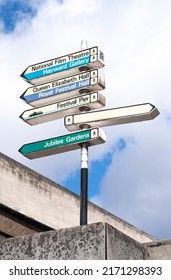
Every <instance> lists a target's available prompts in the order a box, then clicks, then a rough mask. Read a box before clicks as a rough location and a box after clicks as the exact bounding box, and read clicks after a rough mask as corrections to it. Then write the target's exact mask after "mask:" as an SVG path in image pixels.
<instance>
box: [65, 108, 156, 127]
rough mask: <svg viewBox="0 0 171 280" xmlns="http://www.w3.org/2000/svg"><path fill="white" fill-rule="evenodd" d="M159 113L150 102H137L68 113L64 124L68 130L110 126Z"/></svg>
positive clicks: (149, 118) (146, 118)
mask: <svg viewBox="0 0 171 280" xmlns="http://www.w3.org/2000/svg"><path fill="white" fill-rule="evenodd" d="M158 115H159V111H158V110H157V108H156V107H155V106H154V105H152V104H150V103H144V104H138V105H133V106H126V107H120V108H112V109H107V110H100V111H94V112H88V113H82V114H75V115H68V116H65V118H64V124H65V126H66V128H67V129H68V130H69V131H74V130H78V129H82V128H84V127H86V128H88V127H89V128H90V127H94V126H99V127H101V126H103V127H104V126H110V125H118V124H124V123H132V122H140V121H146V120H152V119H154V118H155V117H157V116H158Z"/></svg>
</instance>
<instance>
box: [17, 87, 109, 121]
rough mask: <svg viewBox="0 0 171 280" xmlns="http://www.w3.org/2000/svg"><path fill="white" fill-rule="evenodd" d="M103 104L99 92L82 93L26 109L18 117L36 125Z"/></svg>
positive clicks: (103, 100)
mask: <svg viewBox="0 0 171 280" xmlns="http://www.w3.org/2000/svg"><path fill="white" fill-rule="evenodd" d="M104 106H105V96H104V95H102V94H101V93H99V92H91V93H88V94H82V95H79V96H78V97H77V96H76V97H73V98H69V99H65V100H62V101H59V102H56V103H53V104H49V105H46V106H42V107H37V108H34V109H30V110H26V111H24V112H23V113H22V114H21V115H20V118H21V119H22V120H23V121H25V122H26V123H28V124H30V125H37V124H41V123H45V122H48V121H53V120H57V119H60V118H63V117H64V116H65V115H67V114H73V113H79V112H81V111H83V110H84V111H89V110H92V109H99V108H102V107H104Z"/></svg>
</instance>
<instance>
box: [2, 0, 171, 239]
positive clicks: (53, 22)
mask: <svg viewBox="0 0 171 280" xmlns="http://www.w3.org/2000/svg"><path fill="white" fill-rule="evenodd" d="M30 4H32V5H35V6H34V8H38V9H37V14H36V15H35V16H34V17H33V18H32V19H30V18H25V19H23V20H22V21H21V22H18V23H17V26H16V29H15V31H14V32H13V33H11V34H8V35H6V34H3V33H2V32H1V33H0V41H1V44H0V62H1V68H0V81H1V84H0V94H1V111H0V124H1V127H3V133H1V152H3V153H5V154H7V155H9V156H11V157H13V158H14V159H16V160H18V161H20V162H22V163H24V164H25V165H27V166H30V167H31V168H33V169H35V170H37V171H39V172H40V173H43V174H45V175H46V176H48V177H50V178H52V179H54V180H56V181H57V182H62V180H64V179H66V177H68V176H70V174H71V173H72V172H74V170H76V168H78V167H79V160H80V158H79V151H75V152H71V153H66V154H62V155H56V156H53V157H49V158H42V159H39V160H35V161H29V160H27V159H25V158H24V157H22V156H21V155H20V154H19V153H18V152H17V150H18V148H20V147H21V146H22V145H23V144H25V143H29V142H34V141H37V140H41V139H45V138H50V137H53V136H57V135H62V134H64V133H67V131H66V129H65V128H64V126H63V121H62V120H59V121H54V122H51V123H46V124H42V125H39V126H34V127H31V126H28V125H27V124H25V123H24V122H22V121H21V120H20V119H19V117H18V116H19V115H20V114H21V113H22V112H23V111H24V110H26V109H28V108H30V107H29V106H28V105H27V104H25V103H23V102H22V101H21V100H20V98H19V96H20V95H21V94H22V93H23V92H24V91H25V90H26V88H27V87H29V84H27V83H26V82H25V81H23V80H22V79H21V78H20V74H21V73H22V72H23V71H24V69H25V68H26V67H27V66H28V65H31V64H34V63H37V62H41V61H44V60H47V59H51V58H54V57H58V56H61V55H64V54H67V53H71V52H74V51H77V50H79V49H80V43H81V40H82V39H86V40H87V41H88V45H89V46H90V47H91V46H94V45H99V46H100V47H101V49H102V51H103V52H104V54H105V61H106V66H105V68H104V69H103V72H105V74H106V89H105V91H104V94H105V95H106V99H107V107H120V106H125V105H132V104H136V103H143V102H151V103H152V104H154V105H156V106H157V107H158V109H159V111H160V113H161V114H160V116H159V117H158V118H157V119H156V120H154V121H150V122H144V123H136V124H130V125H122V126H116V127H110V128H105V129H104V130H105V131H106V133H107V142H106V144H104V145H99V146H97V147H93V148H91V149H90V159H91V160H96V159H100V160H102V159H103V156H104V155H105V154H106V153H107V152H109V151H111V150H112V149H113V147H114V145H115V143H116V142H117V140H118V139H119V138H120V137H123V138H124V139H126V140H127V147H126V148H125V149H124V150H123V151H122V152H118V153H117V154H114V155H113V160H112V163H111V165H110V167H109V169H108V170H107V172H106V174H105V176H104V179H103V182H102V184H101V193H100V195H99V196H98V197H96V198H94V200H96V201H98V203H100V204H101V205H103V206H104V207H105V208H108V209H109V210H111V211H113V212H114V213H115V214H117V215H119V216H122V217H123V218H124V219H126V220H129V221H130V222H132V223H133V224H136V225H137V226H139V227H140V228H142V229H144V230H145V229H147V231H148V229H149V231H150V232H151V233H153V234H154V235H155V232H157V233H158V234H161V235H162V234H163V236H164V234H170V235H171V232H169V230H170V229H168V228H169V226H168V224H169V222H170V218H169V215H168V214H167V213H169V211H170V204H169V197H170V186H169V182H170V181H171V175H170V173H171V172H170V170H169V167H170V166H171V164H170V158H171V148H170V142H171V141H170V140H171V139H170V135H171V134H170V126H171V124H170V123H171V122H170V121H169V119H168V118H169V116H170V115H171V113H170V104H171V94H170V92H171V80H170V72H171V71H170V65H171V52H170V49H171V18H170V12H171V3H170V2H169V1H167V0H164V1H162V2H161V1H157V2H156V1H154V0H149V1H135V0H130V1H117V0H116V1H111V0H105V1H104V0H101V1H99V0H98V1H93V0H91V1H84V0H83V1H82V0H79V1H76V0H66V1H63V2H60V1H55V0H46V1H31V2H30ZM2 65H3V66H2ZM128 139H133V140H134V141H133V142H130V140H128ZM164 206H165V207H164ZM157 217H158V218H157ZM163 217H164V218H163ZM156 219H158V224H159V225H160V224H161V225H162V227H163V228H164V231H165V232H166V233H161V232H160V226H158V225H157V224H156Z"/></svg>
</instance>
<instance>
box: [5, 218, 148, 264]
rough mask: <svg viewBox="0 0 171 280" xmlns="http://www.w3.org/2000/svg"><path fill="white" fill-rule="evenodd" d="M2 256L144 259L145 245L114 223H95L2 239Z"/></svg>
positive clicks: (11, 257) (59, 258)
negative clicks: (116, 226) (116, 227)
mask: <svg viewBox="0 0 171 280" xmlns="http://www.w3.org/2000/svg"><path fill="white" fill-rule="evenodd" d="M0 259H1V260H14V259H15V260H29V259H32V260H34V259H37V260H40V259H41V260H50V259H51V260H52V259H56V260H78V259H79V260H105V259H113V260H116V259H118V260H124V259H143V247H142V245H141V244H140V243H138V242H136V241H135V240H133V239H131V238H130V237H128V236H126V235H124V234H123V233H121V232H120V231H118V230H117V229H114V228H113V227H112V226H110V225H108V224H106V223H95V224H90V225H86V226H79V227H73V228H67V229H60V230H53V231H48V232H43V233H36V234H32V235H26V236H20V237H19V236H17V237H14V238H8V239H4V240H2V241H1V240H0Z"/></svg>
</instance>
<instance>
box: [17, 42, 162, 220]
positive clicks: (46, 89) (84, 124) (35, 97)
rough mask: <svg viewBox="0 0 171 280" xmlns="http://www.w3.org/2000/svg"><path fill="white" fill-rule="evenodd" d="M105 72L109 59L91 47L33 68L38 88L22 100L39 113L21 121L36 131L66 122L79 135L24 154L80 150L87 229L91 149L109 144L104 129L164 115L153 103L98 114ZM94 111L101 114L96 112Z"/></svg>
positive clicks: (29, 73)
mask: <svg viewBox="0 0 171 280" xmlns="http://www.w3.org/2000/svg"><path fill="white" fill-rule="evenodd" d="M101 67H104V54H103V53H102V52H101V51H100V50H99V48H98V47H92V48H86V49H84V50H83V49H82V50H81V51H78V52H75V53H71V54H68V55H65V56H62V57H57V58H55V59H51V60H47V61H44V62H41V63H38V64H34V65H31V66H29V67H28V68H27V69H26V70H25V71H24V72H23V73H22V74H21V77H23V78H24V79H25V80H26V81H27V82H29V83H31V84H32V85H34V86H32V87H29V88H28V89H27V90H26V91H25V92H24V93H23V94H22V95H21V96H20V98H21V99H23V100H24V101H25V102H26V103H28V104H29V105H31V106H33V107H34V108H32V109H29V110H26V111H24V112H23V113H22V114H21V115H20V118H21V119H22V120H24V121H25V122H26V123H28V124H30V125H36V124H41V123H44V122H48V121H52V120H57V119H59V118H63V117H64V124H65V126H66V128H67V129H68V130H69V131H75V130H76V132H73V133H70V134H67V135H61V136H57V137H53V138H49V139H45V140H41V141H37V142H33V143H28V144H25V145H23V146H22V147H21V148H20V149H19V152H20V153H21V154H22V155H23V156H25V157H27V158H28V159H36V158H40V157H45V156H50V155H54V154H59V153H63V152H67V151H72V150H76V149H79V148H81V172H80V173H81V185H80V225H85V224H87V206H88V147H89V146H93V145H98V144H102V143H105V141H106V135H105V133H104V131H103V130H102V129H101V128H99V127H104V126H109V125H118V124H125V123H132V122H139V121H146V120H152V119H154V118H155V117H157V116H158V114H159V111H158V110H157V108H156V107H155V106H154V105H152V104H150V103H144V104H137V105H133V106H126V107H120V108H111V109H107V110H97V109H99V108H102V107H104V106H105V97H104V96H103V95H102V94H101V93H99V92H98V91H101V90H103V89H104V88H105V78H104V75H103V73H102V72H101V71H100V70H99V68H101ZM94 109H96V110H97V111H92V112H91V110H94ZM80 112H81V113H80Z"/></svg>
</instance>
